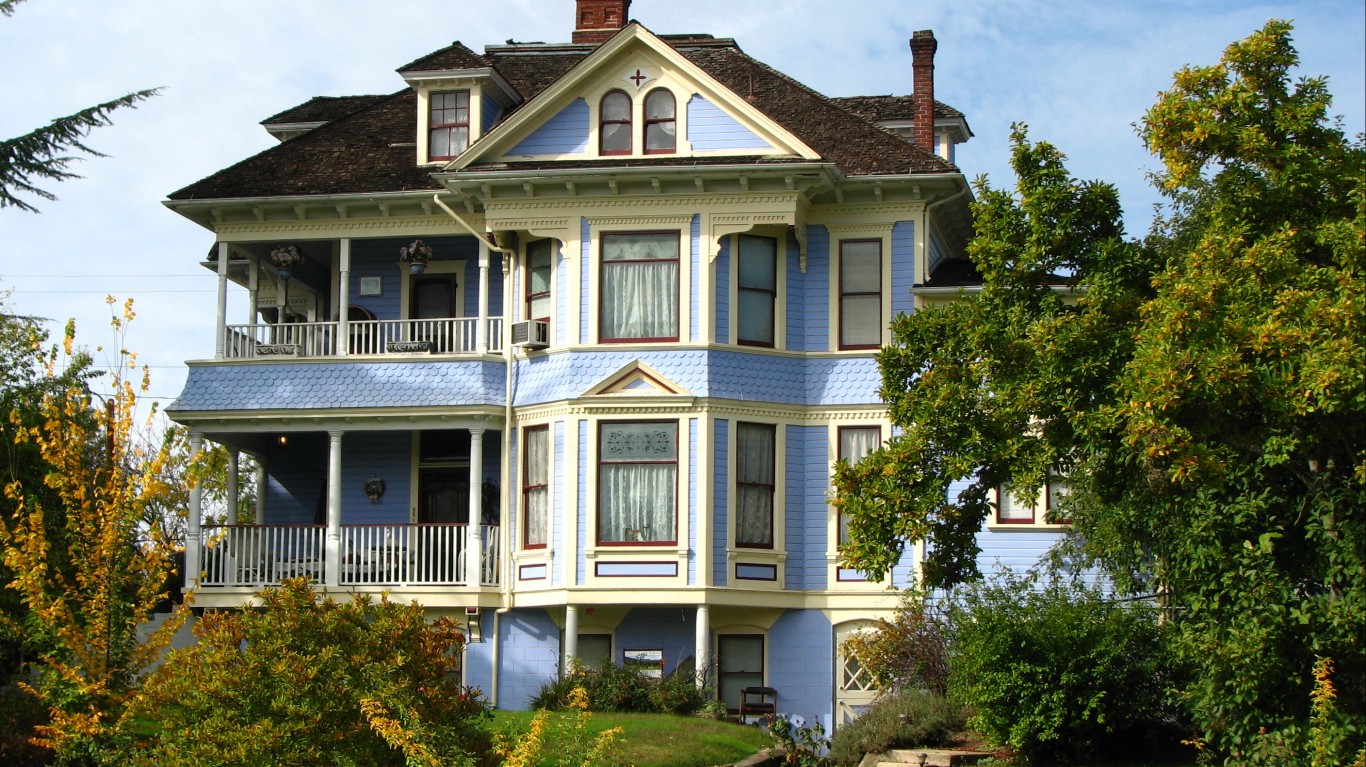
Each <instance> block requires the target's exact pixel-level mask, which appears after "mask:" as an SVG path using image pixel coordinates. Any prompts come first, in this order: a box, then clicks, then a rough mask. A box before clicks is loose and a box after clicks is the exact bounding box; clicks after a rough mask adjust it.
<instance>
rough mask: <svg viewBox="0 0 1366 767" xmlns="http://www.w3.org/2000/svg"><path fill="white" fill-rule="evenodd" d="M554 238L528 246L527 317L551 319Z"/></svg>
mask: <svg viewBox="0 0 1366 767" xmlns="http://www.w3.org/2000/svg"><path fill="white" fill-rule="evenodd" d="M553 250H554V248H553V241H552V240H537V241H535V242H533V243H531V244H529V245H527V246H526V318H527V319H529V320H549V319H550V258H551V253H552V251H553Z"/></svg>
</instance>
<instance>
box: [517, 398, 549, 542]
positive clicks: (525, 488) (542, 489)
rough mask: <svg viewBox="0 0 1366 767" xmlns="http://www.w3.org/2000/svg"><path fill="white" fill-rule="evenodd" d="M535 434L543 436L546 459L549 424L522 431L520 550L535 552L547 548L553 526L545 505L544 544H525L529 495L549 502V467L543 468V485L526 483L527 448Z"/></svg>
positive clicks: (529, 453)
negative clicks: (540, 496)
mask: <svg viewBox="0 0 1366 767" xmlns="http://www.w3.org/2000/svg"><path fill="white" fill-rule="evenodd" d="M535 433H540V434H544V435H545V441H546V445H545V448H546V456H547V457H549V456H550V447H551V446H550V425H549V424H541V425H539V426H528V427H526V428H524V429H522V535H521V538H522V548H523V549H524V550H537V549H544V548H547V546H548V545H549V543H550V529H551V527H552V526H553V525H552V524H551V519H550V513H551V511H550V507H549V505H547V506H546V520H545V527H546V529H545V530H544V531H543V532H544V535H545V542H544V543H528V542H527V539H528V538H529V537H530V533H531V524H530V522H529V520H528V519H527V512H528V511H529V510H530V509H531V503H530V497H531V494H532V493H537V492H539V493H543V494H544V495H545V497H546V500H547V501H549V500H550V465H547V466H545V467H544V468H545V483H544V484H539V485H533V484H531V483H530V482H529V481H528V480H529V478H530V477H531V463H530V459H531V450H530V449H529V448H528V446H529V444H530V443H531V436H532V434H535ZM547 463H548V464H553V463H554V462H553V461H548V462H547Z"/></svg>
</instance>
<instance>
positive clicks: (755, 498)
mask: <svg viewBox="0 0 1366 767" xmlns="http://www.w3.org/2000/svg"><path fill="white" fill-rule="evenodd" d="M776 436H777V429H776V428H775V427H774V426H772V425H771V424H764V423H739V424H736V426H735V545H736V546H740V547H744V548H750V549H771V548H773V485H774V480H773V477H774V450H775V446H774V443H775V441H776Z"/></svg>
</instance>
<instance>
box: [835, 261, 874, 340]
mask: <svg viewBox="0 0 1366 767" xmlns="http://www.w3.org/2000/svg"><path fill="white" fill-rule="evenodd" d="M839 271H840V287H839V290H840V331H839V332H840V343H839V346H840V348H841V349H876V348H877V347H878V346H881V345H882V242H881V241H879V240H845V241H843V242H841V243H840V270H839Z"/></svg>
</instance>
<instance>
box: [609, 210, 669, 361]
mask: <svg viewBox="0 0 1366 767" xmlns="http://www.w3.org/2000/svg"><path fill="white" fill-rule="evenodd" d="M642 234H670V235H673V238H674V257H673V262H674V263H675V264H677V265H678V269H677V273H676V274H675V275H674V287H673V289H674V298H675V302H674V303H675V304H677V312H678V313H677V314H675V315H674V329H675V334H674V335H673V336H659V337H657V338H628V337H621V338H617V337H611V338H609V337H608V336H606V335H605V334H604V329H603V321H604V316H605V312H604V311H603V304H604V301H605V300H606V297H607V275H606V274H605V271H606V267H607V263H608V261H607V242H608V240H610V239H611V238H613V237H635V236H638V235H642ZM668 260H669V259H663V258H652V259H644V260H643V259H634V260H628V259H614V260H613V261H612V263H615V264H633V263H634V264H654V263H660V262H663V261H668ZM682 294H683V236H682V234H681V233H680V232H679V231H678V230H677V229H650V230H643V231H638V232H636V231H621V232H603V233H601V234H599V235H598V342H599V343H604V344H639V343H676V342H678V340H679V338H681V336H682V333H683V316H682V315H683V295H682Z"/></svg>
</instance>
